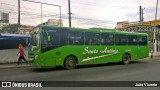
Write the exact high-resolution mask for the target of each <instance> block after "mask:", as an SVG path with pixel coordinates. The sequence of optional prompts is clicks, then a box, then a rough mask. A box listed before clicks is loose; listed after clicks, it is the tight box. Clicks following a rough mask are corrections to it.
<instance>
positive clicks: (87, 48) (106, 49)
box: [83, 46, 118, 54]
mask: <svg viewBox="0 0 160 90" xmlns="http://www.w3.org/2000/svg"><path fill="white" fill-rule="evenodd" d="M97 53H102V54H103V53H118V50H116V49H108V48H107V47H105V48H104V49H103V50H97V49H90V48H89V47H88V46H87V47H85V48H84V51H83V54H97Z"/></svg>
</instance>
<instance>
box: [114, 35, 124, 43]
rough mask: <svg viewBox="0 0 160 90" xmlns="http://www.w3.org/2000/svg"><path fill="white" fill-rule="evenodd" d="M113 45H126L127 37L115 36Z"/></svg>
mask: <svg viewBox="0 0 160 90" xmlns="http://www.w3.org/2000/svg"><path fill="white" fill-rule="evenodd" d="M115 45H127V35H124V34H115Z"/></svg>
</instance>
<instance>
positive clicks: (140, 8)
mask: <svg viewBox="0 0 160 90" xmlns="http://www.w3.org/2000/svg"><path fill="white" fill-rule="evenodd" d="M139 23H140V25H142V6H139Z"/></svg>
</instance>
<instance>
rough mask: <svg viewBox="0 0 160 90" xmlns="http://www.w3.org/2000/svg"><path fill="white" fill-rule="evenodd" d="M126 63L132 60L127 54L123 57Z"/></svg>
mask: <svg viewBox="0 0 160 90" xmlns="http://www.w3.org/2000/svg"><path fill="white" fill-rule="evenodd" d="M123 62H124V64H128V63H129V62H130V57H129V56H128V55H125V56H124V58H123Z"/></svg>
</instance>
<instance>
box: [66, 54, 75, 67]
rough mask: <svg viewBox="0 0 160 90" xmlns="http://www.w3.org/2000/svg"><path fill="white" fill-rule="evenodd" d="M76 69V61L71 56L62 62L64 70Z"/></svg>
mask: <svg viewBox="0 0 160 90" xmlns="http://www.w3.org/2000/svg"><path fill="white" fill-rule="evenodd" d="M75 67H76V59H75V58H74V57H72V56H69V57H67V58H66V60H65V62H64V68H65V69H67V70H71V69H74V68H75Z"/></svg>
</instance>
